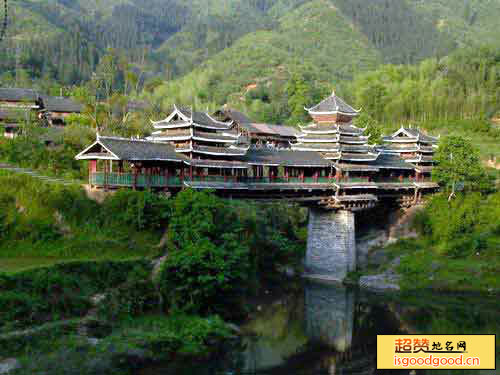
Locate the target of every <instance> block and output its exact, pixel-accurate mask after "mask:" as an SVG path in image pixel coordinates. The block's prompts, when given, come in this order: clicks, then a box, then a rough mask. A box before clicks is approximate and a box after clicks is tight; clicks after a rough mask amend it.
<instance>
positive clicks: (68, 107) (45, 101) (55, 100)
mask: <svg viewBox="0 0 500 375" xmlns="http://www.w3.org/2000/svg"><path fill="white" fill-rule="evenodd" d="M41 101H42V107H43V109H45V110H47V111H50V112H64V113H80V112H81V111H82V108H83V106H82V105H81V104H80V103H77V102H75V101H74V100H73V99H71V98H66V97H62V96H42V97H41Z"/></svg>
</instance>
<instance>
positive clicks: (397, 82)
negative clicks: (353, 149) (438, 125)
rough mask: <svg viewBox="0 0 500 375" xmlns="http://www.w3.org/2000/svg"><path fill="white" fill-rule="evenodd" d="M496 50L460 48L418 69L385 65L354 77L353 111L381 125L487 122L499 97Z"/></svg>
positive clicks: (499, 56)
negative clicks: (357, 109) (360, 109)
mask: <svg viewBox="0 0 500 375" xmlns="http://www.w3.org/2000/svg"><path fill="white" fill-rule="evenodd" d="M499 68H500V50H499V49H498V48H486V47H483V48H473V49H471V48H467V49H460V50H457V51H456V52H454V53H453V54H451V55H450V56H448V57H446V58H442V59H437V58H432V59H429V60H425V61H422V62H421V63H420V64H418V65H397V66H396V65H384V66H381V67H380V68H378V69H377V70H375V71H372V72H368V73H362V74H359V75H357V76H356V79H355V80H354V82H353V84H352V89H351V91H352V94H353V96H354V99H355V102H356V105H357V106H360V107H363V108H364V110H365V111H367V112H368V113H369V114H370V115H371V116H372V117H374V118H375V119H376V120H378V121H379V122H381V123H384V124H393V125H394V126H398V127H399V125H400V124H401V123H407V122H426V121H436V120H438V121H448V120H461V119H489V118H490V117H491V116H492V115H493V113H494V112H496V110H497V107H498V97H499V95H500V91H499V87H500V86H499V85H498V82H500V69H499Z"/></svg>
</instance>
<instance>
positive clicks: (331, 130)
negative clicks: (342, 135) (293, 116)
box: [299, 124, 339, 134]
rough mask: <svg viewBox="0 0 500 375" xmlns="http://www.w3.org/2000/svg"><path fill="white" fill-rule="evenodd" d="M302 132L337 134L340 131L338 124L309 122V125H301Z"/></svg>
mask: <svg viewBox="0 0 500 375" xmlns="http://www.w3.org/2000/svg"><path fill="white" fill-rule="evenodd" d="M299 128H300V130H302V133H306V134H337V133H338V132H339V127H338V125H331V124H329V125H318V124H309V125H307V126H301V125H299Z"/></svg>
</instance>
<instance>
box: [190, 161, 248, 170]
mask: <svg viewBox="0 0 500 375" xmlns="http://www.w3.org/2000/svg"><path fill="white" fill-rule="evenodd" d="M186 164H188V165H191V166H193V167H201V168H238V169H242V168H248V164H247V163H245V162H242V161H234V160H207V159H191V160H188V161H186Z"/></svg>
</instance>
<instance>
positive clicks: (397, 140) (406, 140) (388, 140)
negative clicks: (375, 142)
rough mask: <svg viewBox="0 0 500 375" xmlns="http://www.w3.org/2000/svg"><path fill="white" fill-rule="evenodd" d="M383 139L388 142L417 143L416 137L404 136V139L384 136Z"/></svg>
mask: <svg viewBox="0 0 500 375" xmlns="http://www.w3.org/2000/svg"><path fill="white" fill-rule="evenodd" d="M383 141H384V142H389V143H417V142H418V139H417V138H404V139H394V138H384V139H383Z"/></svg>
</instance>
